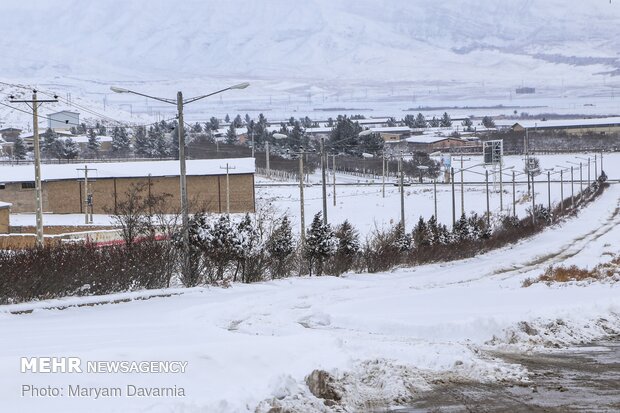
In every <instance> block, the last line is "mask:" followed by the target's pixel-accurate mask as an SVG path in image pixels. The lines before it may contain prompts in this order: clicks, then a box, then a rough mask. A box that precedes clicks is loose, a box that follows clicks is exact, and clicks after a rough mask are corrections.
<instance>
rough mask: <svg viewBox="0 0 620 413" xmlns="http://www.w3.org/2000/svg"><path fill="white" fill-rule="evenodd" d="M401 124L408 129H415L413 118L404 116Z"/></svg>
mask: <svg viewBox="0 0 620 413" xmlns="http://www.w3.org/2000/svg"><path fill="white" fill-rule="evenodd" d="M403 123H404V124H405V125H407V126H408V127H410V128H415V116H413V115H405V117H404V118H403Z"/></svg>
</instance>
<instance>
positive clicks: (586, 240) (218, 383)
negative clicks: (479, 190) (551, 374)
mask: <svg viewBox="0 0 620 413" xmlns="http://www.w3.org/2000/svg"><path fill="white" fill-rule="evenodd" d="M619 201H620V185H612V186H611V187H610V188H609V189H608V190H607V191H606V192H605V193H604V194H603V195H602V197H601V198H599V200H597V201H596V202H595V203H593V204H591V205H590V206H589V207H588V208H587V209H586V210H585V211H583V212H582V213H581V214H580V216H579V217H577V218H575V219H573V220H571V221H569V222H567V223H565V224H564V225H563V226H562V227H555V228H552V229H548V230H547V231H545V232H543V233H542V234H540V235H538V236H536V237H534V238H532V239H529V240H525V241H523V242H521V243H519V244H517V245H514V246H511V247H507V248H505V249H502V250H498V251H494V252H491V253H488V254H485V255H481V256H478V257H475V258H471V259H467V260H463V261H458V262H453V263H446V264H433V265H427V266H421V267H416V268H413V269H400V270H397V271H394V272H390V273H383V274H373V275H349V276H347V277H341V278H335V277H322V278H312V279H308V278H291V279H285V280H280V281H273V282H265V283H261V284H254V285H235V286H234V287H232V288H228V289H220V288H208V289H193V290H190V291H188V292H187V293H185V294H182V295H179V296H172V297H165V298H153V299H150V300H146V301H134V302H129V303H121V304H115V305H103V306H95V307H80V308H69V309H66V310H36V311H35V312H33V313H32V314H23V315H12V314H9V313H7V311H10V310H11V309H15V307H13V308H12V307H10V306H4V307H0V332H1V335H0V372H1V374H0V400H2V401H3V409H2V410H3V411H20V412H35V411H37V412H39V411H48V412H56V411H62V412H83V411H85V410H88V411H89V412H93V413H94V412H134V411H145V412H146V411H148V412H205V411H208V412H243V411H254V409H255V407H256V405H257V404H258V403H259V402H260V401H262V400H264V399H268V398H273V397H277V398H279V399H281V401H280V403H283V404H286V405H290V406H296V407H297V408H299V409H301V410H300V411H320V410H317V409H319V407H318V406H323V405H322V403H320V402H318V401H317V400H316V399H315V398H313V396H311V395H310V394H309V392H308V390H307V387H306V386H305V385H304V383H303V379H304V377H305V376H306V375H308V374H309V373H310V372H311V371H312V370H314V369H317V368H320V369H325V370H328V371H332V372H334V374H335V375H336V376H337V377H338V378H340V379H342V381H343V382H344V383H345V384H346V388H347V393H346V394H345V396H344V398H343V402H344V403H347V404H348V405H350V406H357V407H360V404H359V403H361V402H363V401H364V400H376V401H377V400H381V399H384V401H393V400H400V399H403V398H406V397H408V395H410V392H411V390H412V389H413V390H414V391H418V390H424V389H428V388H429V385H428V378H429V377H436V376H437V375H444V376H446V377H454V376H457V375H458V376H463V377H467V378H471V379H475V380H482V381H485V380H495V379H500V378H508V379H515V378H516V379H519V378H524V377H526V374H525V372H524V371H523V370H522V368H521V367H519V366H516V365H512V364H507V363H505V362H502V361H501V360H499V359H491V358H489V357H488V356H485V355H483V354H484V353H482V352H479V351H478V349H479V348H482V347H488V346H489V344H485V343H488V342H489V340H491V339H492V338H494V337H495V340H494V341H493V342H494V343H496V344H498V345H501V344H502V343H505V342H509V341H510V342H514V343H515V345H517V346H527V345H532V344H542V343H545V342H554V343H556V342H557V343H570V342H575V341H591V340H593V339H596V338H598V337H600V336H602V335H604V333H605V329H607V328H609V327H610V326H611V327H614V328H617V327H618V325H619V324H620V319H619V318H618V314H619V313H620V299H619V298H618V297H619V295H618V293H619V292H620V286H619V285H614V284H590V285H587V286H578V285H567V286H562V287H557V286H555V287H548V286H546V285H539V284H536V285H534V286H531V287H529V288H522V287H521V282H522V281H523V280H524V279H525V278H527V277H531V276H535V275H539V274H540V273H541V272H542V270H543V269H544V268H545V267H547V266H548V265H550V264H554V263H559V262H562V263H565V264H577V265H580V266H593V265H595V264H597V263H599V262H603V261H606V260H609V259H610V254H615V253H618V252H619V250H618V242H617V240H618V237H619V236H620V226H619V225H618V224H620V216H619V213H618V207H619ZM117 297H118V296H117ZM79 301H80V299H68V300H64V302H65V303H72V302H73V303H78V302H79ZM38 306H39V307H41V306H42V305H40V304H39V305H38ZM31 307H36V305H33V306H31ZM19 308H22V309H23V308H24V306H21V307H19ZM602 319H605V320H607V321H603V320H602ZM558 320H561V323H560V322H558ZM522 321H526V322H528V325H531V326H533V327H535V328H536V329H537V330H538V331H539V332H540V334H539V335H531V334H528V333H527V332H524V331H522V330H520V329H518V328H517V326H518V323H519V322H522ZM32 356H76V357H80V358H82V360H84V361H92V360H130V361H142V360H181V361H188V363H189V364H188V369H187V372H186V373H184V374H157V375H155V374H95V373H73V374H60V373H57V374H35V373H20V371H19V360H20V359H19V358H20V357H32ZM24 384H29V385H32V386H34V387H36V386H41V387H43V386H48V385H50V386H55V387H58V388H59V389H60V390H61V391H64V395H63V396H59V397H38V398H37V397H33V396H32V395H30V394H26V395H24V396H22V390H23V389H22V385H24ZM78 384H79V385H82V386H88V387H92V388H112V387H116V386H117V387H120V388H121V389H123V391H125V390H126V386H127V385H128V384H133V385H136V386H143V387H159V386H164V387H172V386H177V388H183V389H184V392H185V396H180V397H176V398H153V397H136V396H133V397H129V396H128V395H127V394H126V392H125V393H124V394H122V396H119V397H110V398H99V399H97V400H93V399H92V398H90V397H69V396H68V395H67V389H68V388H69V386H70V385H72V386H75V385H78ZM366 406H367V405H366Z"/></svg>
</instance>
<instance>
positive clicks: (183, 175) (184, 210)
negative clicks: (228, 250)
mask: <svg viewBox="0 0 620 413" xmlns="http://www.w3.org/2000/svg"><path fill="white" fill-rule="evenodd" d="M177 111H178V117H179V129H178V130H179V170H180V173H179V184H180V187H181V224H182V226H183V271H182V274H183V275H185V276H188V275H189V271H190V257H189V255H190V246H189V210H188V205H187V204H188V201H187V166H186V163H185V123H184V122H183V93H182V92H181V91H178V92H177ZM216 142H217V141H216Z"/></svg>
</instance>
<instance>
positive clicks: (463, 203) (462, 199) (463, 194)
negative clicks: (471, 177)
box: [461, 155, 465, 215]
mask: <svg viewBox="0 0 620 413" xmlns="http://www.w3.org/2000/svg"><path fill="white" fill-rule="evenodd" d="M461 215H465V189H464V186H463V155H461Z"/></svg>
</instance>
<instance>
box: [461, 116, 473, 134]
mask: <svg viewBox="0 0 620 413" xmlns="http://www.w3.org/2000/svg"><path fill="white" fill-rule="evenodd" d="M461 125H463V130H464V131H467V132H470V131H471V130H473V128H472V125H473V122H472V121H471V119H469V118H465V120H464V121H463V122H461Z"/></svg>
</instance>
